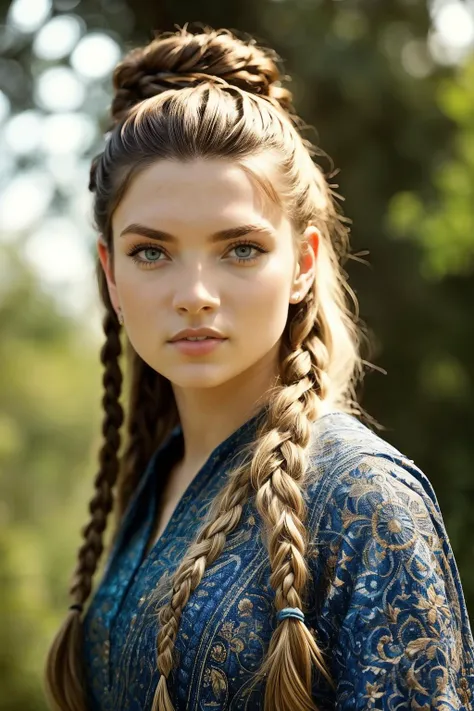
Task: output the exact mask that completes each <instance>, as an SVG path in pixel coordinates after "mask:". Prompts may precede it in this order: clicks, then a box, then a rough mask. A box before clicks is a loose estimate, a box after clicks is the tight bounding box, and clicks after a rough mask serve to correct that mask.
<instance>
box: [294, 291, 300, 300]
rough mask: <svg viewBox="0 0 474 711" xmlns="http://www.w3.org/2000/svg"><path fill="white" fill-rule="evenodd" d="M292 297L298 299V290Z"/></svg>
mask: <svg viewBox="0 0 474 711" xmlns="http://www.w3.org/2000/svg"><path fill="white" fill-rule="evenodd" d="M293 298H294V299H296V300H298V299H299V298H300V292H299V291H297V292H296V294H295V295H294V296H293Z"/></svg>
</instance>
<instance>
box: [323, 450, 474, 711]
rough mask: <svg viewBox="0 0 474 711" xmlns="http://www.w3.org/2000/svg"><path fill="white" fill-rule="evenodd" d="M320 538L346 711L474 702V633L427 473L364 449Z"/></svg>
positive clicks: (443, 709)
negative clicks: (417, 475)
mask: <svg viewBox="0 0 474 711" xmlns="http://www.w3.org/2000/svg"><path fill="white" fill-rule="evenodd" d="M407 461H409V460H407ZM418 472H419V470H418ZM421 476H422V477H424V475H423V474H421ZM321 545H322V546H325V550H326V554H325V555H326V560H325V569H326V572H327V571H329V573H328V580H327V582H328V587H327V591H326V592H327V595H326V596H325V602H324V605H323V607H322V609H321V610H320V614H321V615H322V616H323V618H324V619H323V620H321V623H322V627H323V631H324V625H326V632H328V634H327V638H329V637H330V636H332V640H331V642H330V645H331V667H332V672H333V678H334V681H335V685H336V690H335V694H336V696H335V698H336V704H335V708H336V709H337V711H367V710H368V709H382V710H384V711H385V710H387V711H405V710H406V709H418V710H422V711H430V710H431V709H438V710H439V711H453V710H454V709H456V710H457V709H466V710H471V709H473V708H474V707H473V704H474V673H473V655H474V644H473V640H472V633H471V629H470V624H469V619H468V615H467V610H466V606H465V601H464V596H463V591H462V587H461V581H460V578H459V573H458V569H457V566H456V562H455V559H454V556H453V552H452V549H451V545H450V542H449V539H448V536H447V533H446V530H445V527H444V522H443V519H442V515H441V512H440V510H439V506H438V503H437V501H436V497H435V495H434V492H433V490H432V488H431V485H430V483H429V481H428V480H427V478H426V477H424V479H422V480H421V483H420V481H419V480H417V479H416V478H415V477H414V476H413V475H412V474H410V473H409V472H408V471H407V470H406V469H404V468H403V466H400V464H397V463H394V462H392V461H390V460H388V459H384V458H383V457H378V456H376V455H374V456H369V455H368V456H367V457H364V458H363V461H362V462H360V463H358V465H357V466H356V467H354V468H353V469H352V470H350V471H349V470H348V471H346V472H345V473H344V474H343V475H342V477H341V479H340V481H339V482H338V484H337V486H336V487H335V489H334V491H333V495H332V497H331V499H330V501H329V502H328V506H327V507H326V514H325V520H323V521H322V525H321V536H320V538H319V543H318V546H321ZM320 551H322V548H321V547H320ZM323 636H324V635H323Z"/></svg>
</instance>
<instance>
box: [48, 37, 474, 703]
mask: <svg viewBox="0 0 474 711" xmlns="http://www.w3.org/2000/svg"><path fill="white" fill-rule="evenodd" d="M275 62H276V59H275V55H274V54H273V53H271V52H270V51H269V50H264V49H261V48H259V47H257V46H256V44H255V43H254V42H244V41H241V40H239V39H237V38H236V37H235V36H234V35H232V34H231V33H230V32H227V31H218V32H216V31H213V30H205V31H201V32H199V33H197V34H193V33H190V32H188V30H187V29H185V30H182V31H178V32H177V33H166V34H163V35H160V36H157V37H156V38H155V39H154V40H153V41H152V42H151V43H150V44H149V45H148V46H146V47H143V48H138V49H135V50H133V51H132V52H130V53H129V54H128V55H127V56H126V57H125V59H124V60H123V61H122V62H121V63H120V65H119V66H118V67H117V68H116V70H115V73H114V86H115V91H116V94H115V97H114V100H113V103H112V110H111V113H112V117H113V126H112V129H111V131H110V133H109V135H108V141H107V143H106V146H105V150H104V152H103V154H102V155H100V156H99V157H98V158H97V159H96V160H94V162H93V166H92V169H91V182H90V188H91V190H92V191H93V193H94V199H95V202H94V214H95V221H96V226H97V230H98V233H99V234H100V237H99V239H98V244H97V247H98V271H97V274H98V280H99V288H100V294H101V297H102V300H103V303H104V306H105V309H106V315H105V319H104V331H105V335H106V342H105V345H104V347H103V350H102V354H101V358H102V362H103V365H104V369H105V373H104V390H105V395H104V400H103V403H104V410H105V417H104V423H103V434H104V444H103V447H102V449H101V452H100V471H99V474H98V475H97V479H96V483H95V486H96V492H95V496H94V498H93V499H92V502H91V505H90V511H91V520H90V523H89V524H88V525H87V526H86V527H85V529H84V531H83V535H84V542H83V544H82V546H81V548H80V550H79V562H78V565H77V568H76V571H75V575H74V578H73V581H72V585H71V589H70V594H71V598H72V601H73V604H72V605H71V608H70V612H69V615H68V617H67V619H66V621H65V623H64V625H63V627H62V629H61V631H60V632H59V634H58V636H57V638H56V640H55V641H54V643H53V645H52V648H51V651H50V655H49V659H48V664H47V691H48V696H49V699H50V703H51V707H52V708H58V709H60V710H61V711H86V710H89V709H94V710H97V711H105V710H106V709H107V710H108V709H113V710H114V711H119V710H122V709H123V710H125V709H126V710H127V711H138V710H139V709H140V711H145V710H146V709H153V711H158V710H160V711H161V710H164V711H172V710H174V709H176V710H178V709H180V710H181V709H182V710H183V711H184V709H187V710H196V711H197V709H205V708H206V709H207V708H214V709H250V710H254V709H255V710H256V709H265V711H270V710H276V711H290V710H291V711H295V710H296V711H300V710H301V711H303V710H306V709H308V710H309V709H320V710H322V709H344V710H346V709H358V710H361V709H372V708H374V709H375V708H376V709H393V710H395V709H397V710H400V709H408V708H412V709H431V708H437V709H461V708H462V709H470V708H472V691H473V687H474V675H473V650H474V646H473V640H472V633H471V630H470V626H469V621H468V617H467V612H466V607H465V602H464V597H463V592H462V588H461V582H460V579H459V574H458V571H457V567H456V563H455V561H454V558H453V554H452V550H451V547H450V544H449V541H448V537H447V535H446V531H445V528H444V524H443V519H442V515H441V512H440V510H439V507H438V503H437V500H436V496H435V494H434V492H433V489H432V487H431V485H430V483H429V481H428V479H427V477H426V476H425V475H424V474H423V473H422V472H421V471H420V470H419V468H417V466H416V465H415V464H414V462H413V461H412V460H410V459H408V458H407V457H405V456H404V455H403V454H402V453H400V452H399V451H398V450H396V449H395V448H394V447H393V446H391V445H390V444H389V443H388V442H386V441H385V440H383V439H382V438H381V437H380V436H378V435H377V434H375V433H374V432H373V431H372V430H371V429H370V428H369V426H368V425H366V424H363V423H362V422H361V421H360V417H367V416H366V415H365V413H363V411H362V409H361V408H360V406H359V405H358V404H357V402H356V398H355V386H356V384H357V382H358V381H359V380H361V378H362V364H363V361H362V358H361V355H360V345H361V342H362V339H361V335H362V326H361V324H360V323H359V322H358V319H357V317H356V316H355V315H354V314H352V313H351V311H350V309H349V307H348V305H347V303H346V294H349V295H352V299H353V303H354V305H355V306H357V301H356V299H355V297H354V295H353V293H352V292H351V290H350V288H349V286H348V284H347V280H346V275H345V272H344V271H343V269H342V265H343V263H344V261H345V259H346V258H347V257H348V256H349V242H348V230H347V228H346V227H345V226H344V222H345V219H344V218H343V217H342V216H341V215H340V214H339V212H338V207H337V203H336V201H335V197H336V195H335V193H333V192H332V190H331V187H330V186H329V185H328V183H327V182H326V180H325V178H324V176H323V173H322V171H321V170H320V168H319V167H318V166H317V165H316V163H315V162H313V160H312V157H311V156H312V153H314V149H313V148H312V147H311V146H310V145H309V143H308V142H307V141H305V140H304V139H303V138H302V136H301V134H300V133H299V131H298V126H299V124H300V122H299V120H298V119H297V117H296V115H295V114H294V111H293V108H292V105H291V95H290V94H289V92H288V90H287V89H285V88H282V87H281V86H280V81H279V79H280V74H279V71H278V68H277V64H276V63H275ZM242 251H243V252H244V254H243V255H242ZM122 325H123V327H124V330H125V333H126V338H127V365H128V367H129V371H127V372H129V393H128V398H127V414H128V425H127V426H128V440H127V446H126V449H125V452H124V455H123V457H122V458H121V460H119V458H118V454H117V453H118V450H119V447H120V443H121V435H120V431H121V425H122V420H123V415H124V413H123V410H122V407H121V404H120V401H119V398H120V394H121V390H122V373H121V370H120V366H119V356H120V353H121V340H120V327H121V326H122ZM203 329H204V330H203ZM199 337H200V338H203V339H204V340H201V341H197V340H194V341H192V340H187V339H189V338H194V339H196V338H199ZM115 490H116V494H115ZM115 499H116V512H117V519H116V526H115V535H114V538H113V541H112V549H111V551H110V553H109V555H108V556H107V565H106V568H105V570H104V572H103V576H102V579H101V582H100V585H99V586H98V588H97V590H96V593H95V595H94V597H93V599H92V601H91V602H90V604H89V606H88V609H87V611H85V610H84V607H85V603H86V602H87V601H88V599H89V595H90V592H91V588H92V579H93V575H94V573H95V571H96V568H97V566H98V563H99V559H100V557H101V554H102V551H103V533H104V530H105V528H106V524H107V518H108V515H109V512H110V511H111V509H112V506H113V503H114V500H115ZM83 611H85V616H84V619H82V616H83V615H82V613H83Z"/></svg>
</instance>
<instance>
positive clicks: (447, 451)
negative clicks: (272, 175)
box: [0, 0, 474, 711]
mask: <svg viewBox="0 0 474 711" xmlns="http://www.w3.org/2000/svg"><path fill="white" fill-rule="evenodd" d="M66 4H67V3H66ZM61 7H63V6H62V5H61V3H59V2H58V3H57V4H56V11H57V12H60V11H61ZM65 7H66V5H64V8H65ZM0 8H1V4H0ZM120 8H122V10H121V9H120ZM74 12H76V13H77V14H78V15H81V17H82V18H83V19H84V21H85V22H86V24H87V28H88V30H93V29H100V28H102V29H105V30H107V31H109V32H110V33H112V34H113V35H114V36H115V37H116V38H117V37H119V38H120V40H121V42H122V45H123V47H124V48H128V47H131V46H132V45H135V44H137V43H144V42H146V41H148V40H149V39H150V38H151V36H152V29H153V28H157V29H173V27H174V25H175V24H179V25H183V24H184V23H185V22H187V21H193V20H199V21H201V22H204V23H208V24H211V25H213V26H214V27H230V28H233V29H237V30H240V31H243V32H250V33H252V34H254V35H255V36H256V38H257V39H258V40H260V41H263V42H266V43H268V44H270V45H271V46H274V47H275V48H276V49H277V51H278V52H279V53H280V54H281V55H282V57H283V59H284V60H285V65H286V69H287V71H288V72H289V73H290V74H291V76H292V78H293V79H292V83H291V88H292V90H293V92H294V95H295V103H296V106H297V108H298V111H299V113H300V114H301V115H302V116H303V118H304V119H305V121H306V122H307V123H308V124H310V125H314V126H315V127H316V131H315V132H313V133H310V134H309V136H308V137H310V138H311V140H312V141H313V142H316V143H317V144H319V145H320V146H321V147H322V148H323V149H324V150H325V151H326V152H327V153H328V154H329V156H331V158H332V159H333V161H334V165H335V166H336V168H337V169H338V171H339V172H338V174H337V176H335V178H333V179H332V181H331V182H333V183H334V182H335V180H337V182H338V183H339V187H338V192H339V193H341V194H342V195H343V196H344V197H345V202H344V212H345V214H346V215H347V216H349V217H350V218H351V219H352V221H353V226H352V244H353V250H354V251H355V252H358V251H363V250H364V251H365V250H368V251H369V258H368V261H369V263H370V267H369V268H368V267H367V266H366V265H365V264H361V263H360V262H358V261H356V260H353V261H352V262H350V263H349V264H348V265H347V269H348V272H349V275H350V281H351V284H352V286H353V288H354V289H355V291H356V293H357V296H358V298H359V301H360V306H361V317H362V318H363V319H364V320H365V321H366V322H367V323H368V325H369V327H370V328H371V330H372V332H373V340H374V343H375V345H376V351H375V354H374V355H373V356H372V358H371V360H372V362H375V363H376V364H377V366H378V367H380V368H383V369H384V370H385V371H386V372H387V374H386V375H382V374H381V373H379V372H375V373H372V374H370V373H369V374H368V376H367V378H366V383H365V386H364V389H363V391H362V392H361V396H362V402H363V405H364V407H365V408H366V409H367V410H368V411H369V412H370V413H371V414H372V415H373V416H374V417H376V419H377V420H378V421H379V422H380V423H382V425H384V427H385V428H386V429H385V430H383V431H382V432H381V433H380V434H381V436H383V437H385V438H386V439H387V440H389V441H390V442H391V443H393V444H394V445H395V446H397V447H399V448H400V449H401V450H402V451H403V452H404V453H405V454H407V455H408V456H409V457H410V458H412V459H414V460H415V462H416V463H417V464H418V465H419V466H420V467H421V468H422V469H423V470H424V471H425V473H426V474H427V475H428V477H429V479H430V480H431V482H432V483H433V485H434V487H435V490H436V493H437V495H438V498H439V501H440V505H441V508H442V511H443V514H444V518H445V522H446V526H447V530H448V533H449V536H450V539H451V543H452V546H453V549H454V552H455V555H456V559H457V561H458V565H459V568H460V572H461V578H462V581H463V586H464V591H465V594H466V599H467V604H468V608H469V609H470V610H471V611H472V610H473V609H474V569H473V568H472V565H470V563H471V560H472V555H473V545H474V544H473V537H472V531H473V530H474V526H473V524H474V513H473V509H474V507H473V505H472V504H473V501H474V480H473V477H472V462H473V461H474V439H473V437H472V424H473V395H474V393H473V379H474V378H473V376H474V358H473V355H472V353H473V347H474V333H473V317H472V308H473V304H474V280H473V268H474V267H473V254H474V230H473V227H474V225H473V220H474V217H473V211H472V205H473V204H474V200H473V198H474V63H473V60H472V58H471V59H469V58H468V59H467V60H465V61H463V62H462V64H460V65H459V66H448V65H439V64H436V62H435V61H434V60H433V59H432V58H430V55H429V51H428V48H427V37H428V36H429V33H430V31H431V24H430V17H429V13H428V8H427V6H426V4H425V2H422V1H421V0H420V1H417V0H414V1H412V2H408V1H407V0H393V1H392V2H390V3H374V2H370V1H369V0H347V1H344V2H336V1H332V0H325V1H323V0H319V1H318V0H281V1H279V2H275V1H272V0H260V2H258V3H256V2H250V0H242V2H239V3H230V4H226V5H223V4H221V3H217V2H216V0H201V1H200V2H199V3H198V4H196V3H195V2H193V4H191V2H190V0H163V2H161V3H149V2H148V1H147V0H135V1H134V2H133V3H132V2H130V3H129V5H128V9H127V12H125V3H123V2H122V3H119V2H115V3H113V2H108V3H106V2H103V3H98V2H93V1H92V0H88V1H84V2H83V3H80V4H79V5H78V6H77V7H75V9H74ZM14 57H15V61H16V62H18V63H19V65H21V66H22V67H23V70H24V72H25V73H26V74H28V71H29V66H30V62H31V54H30V43H29V42H26V41H25V42H23V44H22V45H21V48H20V49H18V51H16V53H15V55H14ZM415 60H416V61H415ZM411 65H413V71H410V67H411ZM420 66H421V67H422V71H420V70H419V67H420ZM423 67H425V70H423ZM24 86H25V87H26V88H25V90H24V93H23V94H21V92H20V91H19V92H18V94H17V96H16V97H15V101H16V106H17V108H18V109H21V108H24V107H25V106H28V105H32V102H33V99H32V97H31V91H30V89H28V86H29V85H28V84H25V85H24ZM108 90H109V91H110V86H108ZM28 91H30V93H28ZM95 149H97V150H100V149H101V145H98V146H95ZM97 150H94V151H93V152H91V157H92V155H93V153H95V152H97ZM319 162H320V164H321V165H322V167H323V169H325V170H326V171H327V172H328V171H329V170H330V167H331V166H330V164H329V161H327V160H326V159H324V158H320V159H319ZM0 256H1V258H2V259H5V260H7V268H6V270H5V273H8V274H9V277H10V278H9V280H8V283H7V285H6V286H3V287H2V289H1V292H0V333H1V339H0V366H1V367H0V463H1V468H0V485H1V494H0V551H1V556H0V576H1V582H2V584H1V585H0V605H1V607H0V609H1V613H0V614H1V615H2V624H1V626H0V690H1V691H0V711H4V710H6V709H8V710H9V711H16V710H17V709H18V710H19V709H21V711H33V710H34V711H37V710H38V711H42V710H43V709H45V705H44V701H43V699H42V693H41V681H40V675H41V672H42V663H43V658H44V654H45V651H46V647H47V644H48V643H49V639H50V638H51V636H52V634H53V632H54V631H55V630H56V628H57V625H58V624H59V623H60V621H61V619H62V617H63V614H64V611H65V609H66V607H67V605H68V599H67V584H68V582H69V578H70V575H71V572H72V568H73V565H74V555H75V551H76V548H77V546H78V545H79V535H78V532H79V528H80V527H81V526H82V524H83V523H84V522H85V521H86V505H87V500H88V498H89V497H90V495H91V492H92V476H93V473H94V471H95V455H96V451H97V447H98V443H99V432H100V409H99V401H100V397H101V386H100V372H99V366H98V350H99V345H100V344H98V343H96V342H95V341H94V339H93V338H91V336H90V335H89V334H90V331H89V329H88V328H87V324H81V323H79V322H77V321H73V320H72V319H68V318H66V317H64V316H60V315H59V314H58V310H57V307H56V306H55V303H54V301H53V300H52V299H51V298H50V297H48V296H47V295H46V294H45V293H44V292H43V291H42V288H41V284H40V283H39V281H38V280H37V278H36V277H35V276H34V274H33V273H31V272H30V271H28V269H27V268H26V267H25V265H24V264H23V263H22V261H21V260H20V258H19V257H18V254H17V253H16V251H15V247H14V246H11V247H8V248H7V247H5V246H2V253H1V255H0Z"/></svg>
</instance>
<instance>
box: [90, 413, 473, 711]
mask: <svg viewBox="0 0 474 711" xmlns="http://www.w3.org/2000/svg"><path fill="white" fill-rule="evenodd" d="M261 413H262V411H260V413H258V414H257V415H255V416H254V417H252V418H251V419H250V420H248V421H247V422H246V423H245V424H243V425H242V426H241V427H240V428H239V429H238V430H236V431H235V432H234V433H232V434H231V435H230V436H229V437H228V438H227V439H226V440H225V441H224V442H222V443H221V444H220V445H219V446H218V447H216V449H215V450H214V451H213V452H212V454H211V456H210V457H209V459H208V461H207V462H206V464H205V465H204V466H203V467H202V469H201V470H200V471H199V473H198V474H197V475H196V477H195V479H194V480H193V481H192V482H191V484H190V485H189V487H188V489H187V490H186V492H185V493H184V495H183V496H182V498H181V500H180V502H179V503H178V505H177V507H176V509H175V511H174V513H173V515H172V517H171V519H170V521H169V523H168V525H167V527H166V529H165V530H164V532H163V535H162V536H161V537H160V539H159V540H158V541H157V543H156V544H154V545H153V546H152V548H151V549H150V551H149V552H148V553H147V552H146V551H147V543H148V541H149V539H150V538H151V535H152V530H153V524H154V520H155V513H156V506H157V501H156V496H155V492H156V490H157V488H158V482H159V479H160V475H161V476H163V473H166V472H167V471H170V467H171V466H172V464H173V463H174V462H175V461H177V459H176V458H177V457H180V456H181V454H182V451H183V438H182V431H181V429H180V427H177V428H176V429H175V430H173V432H172V434H171V435H170V436H169V437H168V439H167V441H166V442H165V443H164V444H163V445H162V446H161V447H160V448H159V449H158V450H157V451H156V452H155V453H154V455H153V457H152V458H151V460H150V462H149V465H148V467H147V469H146V472H144V476H143V477H142V479H141V482H140V485H139V488H138V489H137V491H136V492H135V495H134V498H133V500H132V502H131V504H130V506H129V507H128V510H127V512H126V515H125V517H124V519H123V522H122V525H121V528H120V532H119V535H118V538H117V540H116V542H115V545H114V547H113V549H112V552H111V555H110V556H109V559H108V561H107V564H106V567H105V570H104V573H103V576H102V579H101V581H100V584H99V586H98V588H97V590H96V592H95V595H94V596H93V598H92V601H91V604H90V606H89V608H88V610H87V612H86V615H85V620H84V658H85V669H86V680H87V684H88V689H89V694H90V704H89V708H90V711H148V710H149V709H151V704H152V699H153V695H154V691H155V688H156V685H157V681H158V678H159V672H158V671H157V668H156V634H157V621H156V614H155V608H156V606H157V604H158V605H159V604H160V602H161V601H162V600H163V598H160V597H157V594H156V593H155V594H154V591H155V590H156V587H157V584H158V582H159V581H160V579H163V576H164V574H165V573H168V574H171V573H172V572H173V571H174V570H175V569H176V567H177V565H178V564H179V562H180V560H181V558H182V556H183V553H184V552H185V551H186V550H187V548H188V546H189V544H190V543H191V542H192V540H193V538H194V536H195V534H196V532H197V529H198V527H199V524H200V522H202V520H203V518H204V516H205V513H206V510H207V507H208V503H209V502H210V501H211V500H212V499H213V497H214V496H215V495H216V493H217V491H218V490H219V488H220V487H222V486H223V485H224V483H225V477H226V471H227V470H228V468H229V466H230V463H231V460H232V464H235V461H236V460H235V459H234V457H235V456H236V454H237V460H238V452H239V449H240V448H241V446H242V445H243V444H245V443H247V442H249V441H251V440H252V438H253V436H254V434H255V431H256V427H257V424H258V421H259V417H260V415H261ZM312 427H313V430H312V440H311V441H312V444H311V447H310V451H309V453H310V456H309V467H308V474H309V478H308V483H307V486H306V488H305V491H304V496H305V501H306V503H307V507H308V518H307V529H308V534H309V540H310V546H309V550H308V554H307V559H308V562H309V566H310V572H311V585H310V587H309V590H308V596H307V605H306V608H305V615H306V623H307V624H308V626H309V627H311V628H312V629H313V630H314V631H315V633H316V636H317V640H318V643H319V645H320V647H321V648H322V649H323V652H324V653H325V655H326V658H327V660H328V664H329V668H330V671H331V674H332V677H333V679H334V681H335V690H332V689H331V688H330V687H329V686H328V685H327V683H326V682H325V680H324V679H323V678H320V677H319V676H318V675H317V674H315V678H314V687H313V699H314V701H315V703H316V705H317V706H318V708H319V709H320V711H325V710H328V709H337V710H338V711H349V710H350V711H362V710H363V711H366V710H367V709H383V710H387V711H405V710H406V709H418V710H422V711H429V710H431V709H438V710H439V711H452V710H453V709H466V710H469V709H473V708H474V693H473V692H474V643H473V638H472V632H471V629H470V625H469V619H468V615H467V611H466V606H465V601H464V596H463V591H462V587H461V581H460V578H459V574H458V570H457V566H456V562H455V560H454V557H453V553H452V549H451V546H450V543H449V539H448V536H447V534H446V530H445V527H444V523H443V518H442V515H441V512H440V509H439V506H438V503H437V500H436V496H435V493H434V491H433V488H432V486H431V484H430V483H429V481H428V479H427V477H426V476H425V475H424V474H423V473H422V472H421V471H420V469H418V468H417V467H416V465H415V464H414V463H413V461H412V460H410V459H407V458H406V457H405V456H404V455H403V454H401V453H400V452H399V451H398V450H397V449H395V448H394V447H393V446H391V445H390V444H388V443H387V442H386V441H385V440H383V439H382V438H381V437H379V436H378V435H377V434H375V433H374V432H372V430H370V429H369V428H368V427H366V426H365V425H364V424H362V423H361V422H360V421H359V420H358V419H357V418H355V417H353V416H352V415H348V414H345V413H341V412H332V413H328V414H326V415H324V416H323V417H321V418H320V419H318V420H317V421H316V422H315V423H314V424H313V425H312ZM260 525H261V524H260V521H259V516H258V514H257V512H256V509H255V507H254V502H253V499H250V500H249V501H248V503H247V504H246V505H245V507H244V510H243V514H242V518H241V521H240V523H239V525H238V527H237V528H236V529H235V530H234V531H232V533H231V534H229V536H228V538H227V542H226V545H225V548H224V551H223V553H222V554H221V556H220V557H219V558H218V559H217V560H216V561H215V562H214V563H213V564H212V565H210V566H209V567H208V568H207V570H206V571H205V574H204V577H203V579H202V581H201V583H200V585H199V586H198V588H197V589H196V590H195V591H194V593H193V594H192V595H191V598H190V600H189V602H188V604H187V605H186V607H185V609H184V612H183V616H182V619H181V624H180V628H179V632H178V637H177V642H176V650H177V653H178V660H179V663H178V666H177V668H175V670H174V671H173V673H172V676H171V677H170V681H169V689H170V694H171V698H172V700H173V703H174V707H175V709H176V711H185V710H186V711H205V710H206V711H208V710H209V709H212V710H220V709H226V710H229V711H230V710H232V711H237V710H239V711H243V710H244V709H247V710H248V711H262V710H263V689H262V686H261V685H257V686H256V687H254V689H253V691H251V692H249V686H250V682H251V681H252V673H253V672H254V671H255V670H256V669H258V667H259V666H260V663H261V660H262V658H263V656H264V654H265V651H266V649H267V648H268V643H269V640H270V637H271V635H272V632H273V630H274V629H275V627H276V624H277V623H276V620H275V609H274V607H273V600H274V594H273V591H272V589H271V587H270V585H269V582H268V579H269V575H270V566H269V562H268V555H267V552H266V550H265V547H264V544H263V541H262V538H261V536H260ZM295 711H298V710H297V709H295Z"/></svg>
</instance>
